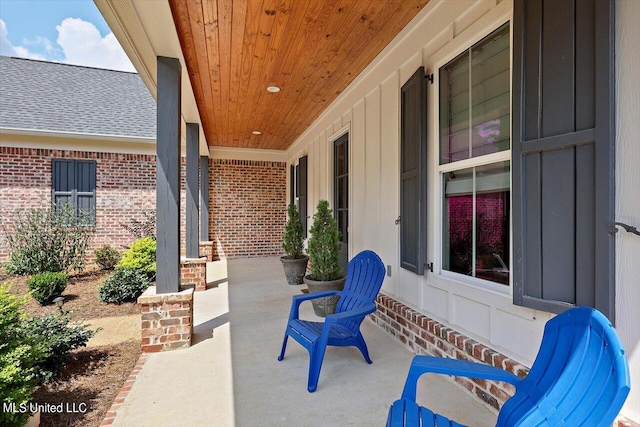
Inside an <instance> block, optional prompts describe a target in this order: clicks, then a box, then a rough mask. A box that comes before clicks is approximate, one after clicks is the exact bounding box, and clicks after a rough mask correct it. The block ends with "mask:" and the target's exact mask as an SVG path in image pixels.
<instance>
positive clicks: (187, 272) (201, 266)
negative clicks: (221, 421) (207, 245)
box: [180, 257, 207, 291]
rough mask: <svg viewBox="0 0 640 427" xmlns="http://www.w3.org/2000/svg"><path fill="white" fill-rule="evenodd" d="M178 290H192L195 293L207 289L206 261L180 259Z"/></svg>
mask: <svg viewBox="0 0 640 427" xmlns="http://www.w3.org/2000/svg"><path fill="white" fill-rule="evenodd" d="M180 288H181V289H186V288H193V289H195V290H196V291H204V290H206V289H207V259H206V258H205V257H201V258H181V259H180Z"/></svg>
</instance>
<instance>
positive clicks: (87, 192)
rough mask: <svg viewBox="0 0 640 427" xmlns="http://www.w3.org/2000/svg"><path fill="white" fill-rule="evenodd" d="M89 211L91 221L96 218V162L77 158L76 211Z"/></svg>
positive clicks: (93, 221) (93, 222)
mask: <svg viewBox="0 0 640 427" xmlns="http://www.w3.org/2000/svg"><path fill="white" fill-rule="evenodd" d="M80 210H82V211H83V212H85V213H88V214H89V216H90V218H91V223H92V224H95V219H96V162H95V161H93V160H76V212H80Z"/></svg>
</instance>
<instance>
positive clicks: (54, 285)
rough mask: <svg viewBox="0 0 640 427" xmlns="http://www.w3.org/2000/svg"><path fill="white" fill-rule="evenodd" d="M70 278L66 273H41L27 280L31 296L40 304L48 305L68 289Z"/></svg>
mask: <svg viewBox="0 0 640 427" xmlns="http://www.w3.org/2000/svg"><path fill="white" fill-rule="evenodd" d="M68 279H69V277H68V276H67V274H66V273H51V272H47V273H39V274H36V275H35V276H32V277H30V278H29V279H27V285H28V286H29V290H30V291H31V296H32V297H33V298H34V299H35V300H36V301H38V302H39V303H40V305H48V304H51V303H52V302H53V299H54V298H55V297H59V296H60V295H61V294H62V292H64V290H65V289H66V288H67V280H68Z"/></svg>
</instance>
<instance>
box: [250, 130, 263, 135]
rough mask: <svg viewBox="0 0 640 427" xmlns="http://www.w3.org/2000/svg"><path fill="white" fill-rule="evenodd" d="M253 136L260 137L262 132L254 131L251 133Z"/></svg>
mask: <svg viewBox="0 0 640 427" xmlns="http://www.w3.org/2000/svg"><path fill="white" fill-rule="evenodd" d="M251 133H252V134H254V135H260V134H262V132H260V131H259V130H254V131H253V132H251Z"/></svg>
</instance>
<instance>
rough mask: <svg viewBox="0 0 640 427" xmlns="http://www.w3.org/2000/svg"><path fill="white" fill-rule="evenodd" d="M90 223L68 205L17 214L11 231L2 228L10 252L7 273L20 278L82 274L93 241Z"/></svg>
mask: <svg viewBox="0 0 640 427" xmlns="http://www.w3.org/2000/svg"><path fill="white" fill-rule="evenodd" d="M91 221H92V218H91V216H90V215H89V213H86V212H80V213H79V214H77V213H76V212H75V209H74V208H73V206H70V205H68V204H66V205H64V206H59V207H56V206H52V207H50V208H46V209H31V210H29V211H18V212H16V213H15V214H14V215H13V217H12V218H11V221H8V223H9V224H12V226H11V227H9V228H7V227H5V226H4V225H2V229H3V232H4V235H5V239H6V241H7V244H8V246H9V252H10V254H9V260H8V262H7V264H6V265H5V270H6V271H7V273H9V274H16V275H20V276H26V275H30V274H37V273H43V272H45V271H53V272H58V271H67V270H69V269H73V270H81V269H82V268H84V261H85V260H84V257H85V254H86V252H87V249H88V248H89V245H90V244H91V240H92V238H93V231H94V229H93V227H91V226H89V225H88V224H91Z"/></svg>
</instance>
